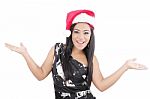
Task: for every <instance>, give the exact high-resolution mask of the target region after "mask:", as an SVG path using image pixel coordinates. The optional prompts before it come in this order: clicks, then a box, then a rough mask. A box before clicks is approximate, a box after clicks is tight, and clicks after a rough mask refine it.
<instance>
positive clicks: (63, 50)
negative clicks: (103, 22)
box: [5, 10, 147, 99]
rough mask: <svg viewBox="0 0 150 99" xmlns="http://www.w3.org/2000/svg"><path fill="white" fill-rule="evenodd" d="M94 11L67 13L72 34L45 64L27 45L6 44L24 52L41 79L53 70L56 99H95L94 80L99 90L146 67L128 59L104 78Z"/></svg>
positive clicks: (49, 54)
mask: <svg viewBox="0 0 150 99" xmlns="http://www.w3.org/2000/svg"><path fill="white" fill-rule="evenodd" d="M94 19H95V13H94V12H93V11H91V10H74V11H71V12H69V13H68V14H67V18H66V30H68V31H70V32H71V34H70V35H69V37H67V38H66V44H63V43H56V44H55V45H54V46H53V47H52V48H51V49H50V51H49V53H48V55H47V57H46V59H45V61H44V62H43V64H42V66H38V65H37V64H36V63H35V61H34V60H33V59H32V58H31V56H30V55H29V53H28V51H27V48H26V47H25V46H24V45H23V44H22V43H21V44H20V47H17V46H14V45H11V44H8V43H5V46H6V47H7V48H8V49H10V50H12V51H15V52H17V53H19V54H21V55H22V56H23V57H24V59H25V60H26V62H27V65H28V67H29V69H30V71H31V72H32V73H33V75H34V76H35V77H36V78H37V79H38V80H43V79H45V78H46V77H47V76H48V75H49V74H50V73H51V71H52V76H53V82H54V89H55V99H96V97H94V96H93V94H92V92H91V89H90V87H91V83H93V84H94V85H95V87H96V88H97V89H98V90H99V91H105V90H106V89H108V88H110V87H111V86H112V85H114V84H115V83H116V82H117V81H118V80H119V78H120V77H121V76H122V75H123V74H124V73H125V72H126V71H127V70H128V69H135V70H144V69H147V68H146V67H145V66H144V65H142V64H139V63H136V62H135V59H129V60H127V61H126V62H125V63H124V64H123V65H122V66H121V67H120V68H119V69H118V70H117V71H116V72H114V73H113V74H112V75H110V76H108V77H106V78H104V77H103V75H102V73H101V71H100V69H99V62H98V60H97V57H96V55H94V50H95V37H94Z"/></svg>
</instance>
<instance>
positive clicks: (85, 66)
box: [70, 56, 88, 68]
mask: <svg viewBox="0 0 150 99" xmlns="http://www.w3.org/2000/svg"><path fill="white" fill-rule="evenodd" d="M70 57H71V59H72V60H74V61H76V62H77V63H79V64H80V65H82V66H83V67H84V68H87V67H88V66H87V65H85V64H83V63H81V62H79V61H78V60H76V59H75V58H73V57H72V56H70Z"/></svg>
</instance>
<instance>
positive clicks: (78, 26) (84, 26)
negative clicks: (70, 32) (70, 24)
mask: <svg viewBox="0 0 150 99" xmlns="http://www.w3.org/2000/svg"><path fill="white" fill-rule="evenodd" d="M74 29H79V30H90V26H89V24H87V23H77V24H76V25H75V27H74Z"/></svg>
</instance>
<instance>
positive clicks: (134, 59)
mask: <svg viewBox="0 0 150 99" xmlns="http://www.w3.org/2000/svg"><path fill="white" fill-rule="evenodd" d="M133 61H136V58H133V59H129V60H127V62H133Z"/></svg>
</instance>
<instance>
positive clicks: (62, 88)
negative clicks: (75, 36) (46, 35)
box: [52, 43, 96, 99]
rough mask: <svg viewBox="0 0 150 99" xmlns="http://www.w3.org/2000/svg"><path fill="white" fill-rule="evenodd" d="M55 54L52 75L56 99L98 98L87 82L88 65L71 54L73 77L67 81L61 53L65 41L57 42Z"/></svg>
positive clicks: (62, 52) (62, 53)
mask: <svg viewBox="0 0 150 99" xmlns="http://www.w3.org/2000/svg"><path fill="white" fill-rule="evenodd" d="M54 55H55V57H54V58H55V59H54V64H53V68H52V76H53V81H54V89H55V99H96V98H95V97H93V95H92V93H91V91H90V86H89V85H88V83H87V67H86V66H85V65H83V64H82V63H80V62H78V61H77V60H75V59H74V58H73V57H72V56H70V59H69V62H70V64H71V66H72V69H73V77H72V78H71V79H69V80H67V81H66V80H65V76H64V72H63V69H62V64H61V55H64V44H63V43H56V45H55V51H54Z"/></svg>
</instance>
